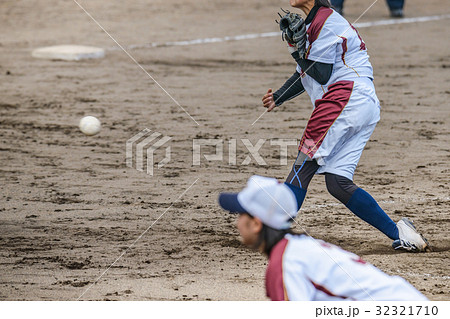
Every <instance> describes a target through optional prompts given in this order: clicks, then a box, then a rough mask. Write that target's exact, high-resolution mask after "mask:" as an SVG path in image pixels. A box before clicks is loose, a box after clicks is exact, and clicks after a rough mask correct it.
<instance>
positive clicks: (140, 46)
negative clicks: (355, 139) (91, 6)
mask: <svg viewBox="0 0 450 319" xmlns="http://www.w3.org/2000/svg"><path fill="white" fill-rule="evenodd" d="M449 18H450V14H443V15H433V16H424V17H414V18H403V19H387V20H378V21H369V22H359V23H355V27H356V28H369V27H377V26H387V25H395V24H407V23H416V22H428V21H437V20H444V19H449ZM279 36H281V32H264V33H250V34H241V35H236V36H226V37H221V38H219V37H217V38H201V39H194V40H185V41H171V42H164V43H158V42H152V43H147V44H131V45H128V46H126V47H125V48H126V49H128V50H133V49H148V48H158V47H171V46H189V45H197V44H209V43H221V42H229V41H242V40H251V39H260V38H271V37H279ZM106 50H108V51H117V50H120V48H117V47H110V48H107V49H106Z"/></svg>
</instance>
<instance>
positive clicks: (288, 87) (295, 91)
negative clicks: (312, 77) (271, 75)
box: [273, 71, 305, 106]
mask: <svg viewBox="0 0 450 319" xmlns="http://www.w3.org/2000/svg"><path fill="white" fill-rule="evenodd" d="M303 92H305V88H304V87H303V84H302V81H301V79H300V74H299V73H298V72H297V71H295V73H294V74H293V75H292V76H291V77H290V78H289V79H287V81H286V82H285V83H284V84H283V86H282V87H281V88H279V89H278V90H277V91H276V92H275V93H274V94H273V99H274V101H275V105H276V106H280V105H281V104H283V103H284V102H286V101H289V100H292V99H293V98H295V97H297V96H299V95H300V94H302V93H303Z"/></svg>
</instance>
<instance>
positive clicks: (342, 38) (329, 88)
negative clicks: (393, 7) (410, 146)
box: [297, 7, 380, 179]
mask: <svg viewBox="0 0 450 319" xmlns="http://www.w3.org/2000/svg"><path fill="white" fill-rule="evenodd" d="M307 35H308V37H307V43H306V46H307V53H306V58H307V59H309V60H312V61H316V62H322V63H329V64H333V72H332V74H331V77H330V80H329V81H328V83H326V84H325V85H320V84H319V83H318V82H317V81H316V80H314V79H313V78H312V77H310V76H309V75H307V74H306V73H304V72H303V70H301V68H300V66H297V71H298V72H299V73H300V74H301V76H302V79H301V81H302V84H303V86H304V88H305V90H306V92H307V93H308V94H309V96H310V97H311V101H312V103H313V105H314V111H313V114H312V116H311V118H310V120H309V122H308V125H307V127H306V129H305V132H304V135H303V137H302V140H301V142H300V147H299V150H300V151H301V152H303V153H305V154H307V155H308V156H309V157H310V158H313V159H315V160H316V161H317V163H318V164H319V165H320V168H319V170H318V171H317V173H324V172H327V173H333V174H337V175H341V176H344V177H347V178H348V179H353V173H354V171H355V168H356V165H357V164H358V161H359V158H360V156H361V153H362V151H363V149H364V146H365V144H366V143H367V141H368V140H369V137H370V135H371V134H372V132H373V130H374V129H375V125H376V123H377V122H378V121H379V119H380V104H379V101H378V98H377V96H376V93H375V88H374V85H373V83H372V81H373V70H372V66H371V64H370V62H369V56H368V55H367V51H366V47H365V44H364V42H363V40H362V39H361V38H360V36H359V34H358V32H357V31H356V29H354V28H353V27H352V26H351V24H349V22H348V21H347V20H345V19H344V18H343V17H342V16H341V15H339V14H338V13H336V12H335V11H334V10H332V9H330V8H326V7H321V8H320V9H319V10H318V11H317V13H316V15H315V17H314V18H313V20H312V22H311V23H309V24H308V25H307Z"/></svg>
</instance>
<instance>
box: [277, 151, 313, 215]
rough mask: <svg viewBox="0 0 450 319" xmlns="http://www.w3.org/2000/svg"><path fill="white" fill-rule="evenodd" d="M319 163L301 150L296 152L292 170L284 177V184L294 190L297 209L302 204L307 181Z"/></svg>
mask: <svg viewBox="0 0 450 319" xmlns="http://www.w3.org/2000/svg"><path fill="white" fill-rule="evenodd" d="M318 168H319V165H318V164H317V162H316V161H315V160H311V159H310V158H309V157H308V156H306V155H305V154H304V153H302V152H298V155H297V159H296V160H295V162H294V165H293V166H292V170H291V172H290V173H289V175H288V177H287V178H286V182H285V184H286V185H287V186H289V188H290V189H291V190H292V191H293V192H294V194H295V197H296V198H297V204H298V209H300V207H301V206H302V204H303V201H304V199H305V196H306V190H307V188H308V185H309V182H310V181H311V179H312V178H313V176H314V174H315V173H316V172H317V169H318Z"/></svg>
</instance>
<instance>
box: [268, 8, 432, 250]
mask: <svg viewBox="0 0 450 319" xmlns="http://www.w3.org/2000/svg"><path fill="white" fill-rule="evenodd" d="M290 3H291V5H292V6H293V7H295V8H299V9H301V10H302V11H303V12H304V13H305V14H306V15H307V17H306V20H305V25H306V34H305V36H306V47H305V49H306V53H305V54H304V55H303V56H299V53H298V52H297V51H295V49H293V48H292V46H291V48H290V52H291V53H292V56H293V57H294V58H295V59H296V62H297V69H296V72H295V73H294V74H293V75H292V77H291V78H289V79H288V80H287V81H286V83H285V84H284V85H283V86H282V87H281V88H280V89H279V90H278V91H276V92H274V93H273V92H272V90H271V89H269V90H268V92H267V93H266V94H265V95H264V97H263V99H262V101H263V105H264V107H266V108H268V112H270V111H271V110H273V109H274V108H275V107H276V106H280V105H281V104H282V103H283V102H285V101H287V100H290V99H292V98H294V97H296V96H298V95H299V94H301V93H303V92H304V91H306V92H307V93H308V95H309V96H310V98H311V102H312V104H313V105H314V110H313V113H312V115H311V118H310V119H309V121H308V124H307V126H306V128H305V131H304V133H303V136H302V139H301V141H300V146H299V154H298V157H297V159H296V161H295V163H294V165H293V168H292V170H291V172H290V174H289V176H288V178H287V180H286V182H287V183H289V184H291V185H292V186H294V188H293V189H294V190H295V193H296V196H297V200H298V204H299V207H301V205H302V203H303V200H304V198H305V195H306V190H307V188H308V185H309V183H310V181H311V179H312V177H313V176H314V174H324V175H325V181H326V186H327V189H328V191H329V192H330V193H331V195H333V196H334V197H335V198H337V199H338V200H339V201H341V202H342V203H343V204H344V205H345V206H346V207H347V208H348V209H350V210H351V211H352V212H353V213H354V214H355V215H357V216H358V217H359V218H361V219H363V220H364V221H366V222H367V223H369V224H370V225H372V226H374V227H376V228H377V229H379V230H380V231H381V232H383V233H384V234H385V235H386V236H388V237H389V238H391V239H392V240H394V242H393V244H392V246H393V247H394V248H395V249H405V250H408V251H415V252H417V251H424V250H425V249H426V248H427V247H428V243H427V241H426V239H424V238H423V237H422V236H421V235H420V234H419V233H418V232H417V231H416V229H415V227H414V225H413V224H412V222H411V221H409V220H408V219H406V218H403V219H402V220H400V221H399V222H398V223H397V224H396V223H395V222H394V221H392V219H390V218H389V216H388V215H387V214H386V213H385V212H384V211H383V210H382V209H381V207H380V206H379V205H378V204H377V202H376V201H375V199H374V198H373V197H372V196H371V195H370V194H369V193H367V192H366V191H364V190H363V189H361V188H359V187H358V186H356V185H355V184H354V183H353V181H352V180H353V173H354V171H355V168H356V165H357V164H358V161H359V159H360V157H361V153H362V151H363V149H364V147H365V145H366V143H367V141H368V140H369V138H370V136H371V134H372V132H373V131H374V129H375V126H376V124H377V122H378V121H379V119H380V103H379V101H378V98H377V95H376V93H375V87H374V84H373V70H372V65H371V64H370V62H369V56H368V55H367V50H366V45H365V43H364V41H363V39H362V38H361V37H360V35H359V34H358V31H357V30H356V29H355V28H354V27H353V26H352V25H351V24H349V22H348V21H347V20H345V19H344V18H343V17H342V16H341V15H340V14H338V13H337V12H336V11H334V10H333V9H331V7H330V6H331V5H330V3H329V1H328V0H290ZM303 30H304V28H303Z"/></svg>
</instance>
